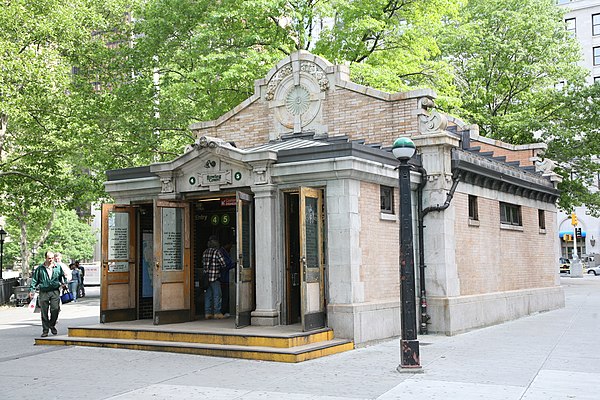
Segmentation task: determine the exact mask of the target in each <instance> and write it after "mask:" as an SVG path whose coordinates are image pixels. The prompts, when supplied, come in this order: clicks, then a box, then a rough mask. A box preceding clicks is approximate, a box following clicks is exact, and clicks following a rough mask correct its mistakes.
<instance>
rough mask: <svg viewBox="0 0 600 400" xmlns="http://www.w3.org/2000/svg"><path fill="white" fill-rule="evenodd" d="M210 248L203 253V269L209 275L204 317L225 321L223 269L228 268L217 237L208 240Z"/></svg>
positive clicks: (205, 294)
mask: <svg viewBox="0 0 600 400" xmlns="http://www.w3.org/2000/svg"><path fill="white" fill-rule="evenodd" d="M207 246H208V248H207V249H206V250H204V253H202V267H203V268H204V273H205V274H207V275H208V288H206V292H205V293H204V317H205V318H206V319H213V318H214V319H223V318H225V317H224V316H223V314H221V301H222V297H221V282H219V278H220V277H221V269H223V268H225V267H226V264H225V259H224V258H223V256H222V255H221V252H220V251H219V247H220V245H219V240H218V239H217V237H216V236H214V235H213V236H211V237H210V238H208V244H207Z"/></svg>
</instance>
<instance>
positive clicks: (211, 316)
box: [205, 314, 214, 319]
mask: <svg viewBox="0 0 600 400" xmlns="http://www.w3.org/2000/svg"><path fill="white" fill-rule="evenodd" d="M205 318H206V319H213V318H214V315H212V314H206V317H205Z"/></svg>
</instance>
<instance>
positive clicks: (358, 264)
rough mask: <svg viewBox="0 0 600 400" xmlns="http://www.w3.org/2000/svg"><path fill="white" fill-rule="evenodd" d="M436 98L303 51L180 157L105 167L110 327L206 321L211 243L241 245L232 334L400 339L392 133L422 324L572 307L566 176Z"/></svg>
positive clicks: (439, 327) (460, 328)
mask: <svg viewBox="0 0 600 400" xmlns="http://www.w3.org/2000/svg"><path fill="white" fill-rule="evenodd" d="M434 100H435V93H433V92H432V91H430V90H417V91H411V92H406V93H394V94H390V93H384V92H381V91H378V90H375V89H373V88H369V87H365V86H361V85H358V84H356V83H353V82H352V81H351V80H350V77H349V72H348V69H347V68H346V67H345V66H336V65H332V64H330V63H329V62H327V61H326V60H324V59H322V58H319V57H317V56H314V55H312V54H310V53H307V52H302V51H301V52H297V53H294V54H292V55H291V56H289V57H287V58H285V59H283V60H282V61H281V62H279V63H278V64H277V65H276V66H274V67H273V69H272V70H271V71H270V72H269V73H268V74H267V76H266V77H265V78H264V79H260V80H258V81H256V84H255V93H254V95H253V96H252V97H250V98H248V99H247V100H246V101H244V102H243V103H241V104H240V105H238V106H237V107H235V108H234V109H233V110H231V111H230V112H228V113H226V114H225V115H223V116H221V117H220V118H219V119H217V120H214V121H208V122H203V123H199V124H194V125H193V126H191V130H192V131H193V133H194V134H195V135H196V138H197V139H196V141H195V142H194V143H192V144H190V146H189V147H188V148H187V149H186V150H185V152H184V153H183V154H182V155H181V156H179V157H178V158H176V159H174V160H172V161H170V162H166V163H157V164H152V165H149V166H145V167H139V168H131V169H124V170H116V171H108V173H107V176H108V179H107V181H106V184H105V187H106V190H107V192H108V193H109V194H110V195H111V196H112V197H113V198H114V200H115V202H114V204H105V205H104V208H103V251H102V253H103V254H102V263H103V279H102V301H101V320H102V322H111V321H118V320H125V319H128V320H135V319H150V318H151V319H153V322H154V324H167V323H172V322H180V321H189V320H194V319H202V318H203V313H204V311H203V310H204V308H203V296H202V293H201V290H200V288H199V276H200V275H199V274H200V268H201V260H200V256H201V254H202V252H203V250H204V249H205V248H206V242H207V240H208V237H209V236H210V235H217V236H218V237H219V238H220V240H221V242H227V241H232V242H233V243H234V248H233V249H232V254H233V258H234V259H236V260H237V267H236V270H235V274H233V273H232V280H231V282H232V283H231V284H230V286H231V306H230V311H231V313H232V315H234V316H235V318H232V323H233V320H235V324H236V325H237V326H238V327H243V326H247V325H260V326H272V325H295V324H297V325H298V326H301V327H302V329H303V330H311V329H317V328H320V327H325V326H326V327H331V328H333V329H334V331H335V335H336V336H337V337H341V338H348V339H352V340H354V342H355V343H361V342H367V341H370V340H377V339H383V338H389V337H393V336H397V335H399V334H400V332H399V329H400V323H399V319H400V309H399V304H400V302H399V292H400V291H399V286H400V285H399V273H398V271H399V266H398V259H399V254H398V243H399V222H398V217H397V216H398V210H399V204H398V199H399V198H400V196H399V195H398V172H397V170H396V169H395V168H396V166H397V164H398V162H397V160H395V159H394V157H393V156H392V154H391V152H390V151H389V148H390V147H391V145H392V143H393V142H394V140H395V139H396V138H398V137H400V136H409V137H411V138H412V140H413V141H414V142H415V144H416V146H417V152H418V156H417V157H415V159H414V160H413V164H414V170H413V172H412V175H411V182H412V197H413V208H414V212H413V215H414V221H413V223H414V227H413V232H414V233H415V234H414V236H415V237H414V243H415V244H416V245H415V266H416V268H419V269H420V271H423V276H424V280H423V281H419V282H417V293H418V296H419V299H418V300H417V304H420V306H419V312H418V314H424V315H425V316H424V317H423V319H420V321H419V323H421V322H422V323H427V324H426V326H427V328H428V330H429V331H430V332H441V333H445V334H456V333H459V332H464V331H467V330H469V329H473V328H478V327H482V326H487V325H491V324H496V323H500V322H503V321H506V320H510V319H514V318H518V317H521V316H524V315H527V314H530V313H534V312H539V311H545V310H551V309H555V308H558V307H562V306H563V305H564V295H563V292H562V289H561V287H560V285H559V282H558V271H557V268H556V260H557V258H558V249H557V248H556V245H555V243H556V242H555V238H556V236H557V232H556V230H557V210H556V207H555V201H556V199H557V197H558V195H559V193H558V191H557V190H556V188H555V184H556V182H557V179H558V178H557V176H556V175H555V174H554V173H552V171H551V168H546V167H545V166H546V165H547V164H546V163H544V162H543V161H542V160H540V159H539V155H540V152H541V151H543V149H544V145H543V144H532V145H522V146H512V145H508V144H505V143H501V142H498V141H494V140H490V139H486V138H483V137H480V136H479V135H478V130H477V127H476V126H467V125H465V124H464V123H462V122H461V121H459V120H457V119H454V118H449V117H446V116H444V115H442V114H440V113H438V112H437V111H435V108H434ZM421 269H422V270H421ZM416 275H417V276H418V275H419V273H418V272H417V274H416ZM423 290H424V291H423ZM421 300H422V302H420V301H421Z"/></svg>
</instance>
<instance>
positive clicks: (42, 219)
mask: <svg viewBox="0 0 600 400" xmlns="http://www.w3.org/2000/svg"><path fill="white" fill-rule="evenodd" d="M51 214H52V212H51V210H49V209H47V208H45V209H44V208H33V209H31V212H30V214H29V221H30V223H29V224H28V229H29V235H30V236H31V237H39V236H40V235H41V234H42V231H43V230H44V227H45V223H46V222H47V220H48V219H49V218H50V215H51ZM6 222H7V223H6V227H5V230H6V231H7V232H8V233H9V235H10V238H11V241H10V242H8V243H5V245H4V265H6V266H9V267H10V266H13V265H14V263H15V261H16V260H17V259H21V248H20V243H19V237H20V229H21V228H20V226H19V223H18V222H17V221H15V220H13V219H11V218H6ZM95 243H96V238H95V236H94V232H92V230H91V229H90V226H89V225H88V224H87V223H86V222H85V221H82V220H80V219H79V217H78V216H77V214H76V213H75V211H72V210H58V211H57V212H56V217H55V221H54V223H53V226H52V229H51V230H50V233H49V234H48V236H47V238H46V240H45V241H44V243H42V244H41V246H40V247H39V248H37V249H36V256H35V259H32V262H31V263H30V265H37V264H39V263H41V262H42V261H43V259H44V252H46V251H49V250H50V251H54V252H60V253H62V254H63V262H65V263H68V261H69V260H70V259H71V260H75V259H79V260H85V259H90V258H91V257H92V256H93V253H94V244H95Z"/></svg>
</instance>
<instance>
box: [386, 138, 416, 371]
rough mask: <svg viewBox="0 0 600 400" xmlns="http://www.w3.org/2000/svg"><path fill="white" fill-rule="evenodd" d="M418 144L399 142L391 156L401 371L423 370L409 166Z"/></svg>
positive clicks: (407, 141)
mask: <svg viewBox="0 0 600 400" xmlns="http://www.w3.org/2000/svg"><path fill="white" fill-rule="evenodd" d="M415 150H416V148H415V144H414V143H413V141H412V140H410V139H409V138H407V137H401V138H399V139H396V141H395V142H394V145H393V146H392V153H393V154H394V157H396V159H397V160H398V161H400V165H399V166H398V171H399V186H400V312H401V319H402V321H401V323H402V326H401V328H402V332H401V333H402V338H401V339H400V365H399V366H398V371H404V370H407V369H411V370H413V371H414V369H415V368H421V360H420V357H419V341H418V340H417V304H416V300H415V268H414V266H415V262H414V251H413V235H412V202H411V191H410V165H408V160H410V159H411V158H412V156H413V155H414V154H415Z"/></svg>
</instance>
